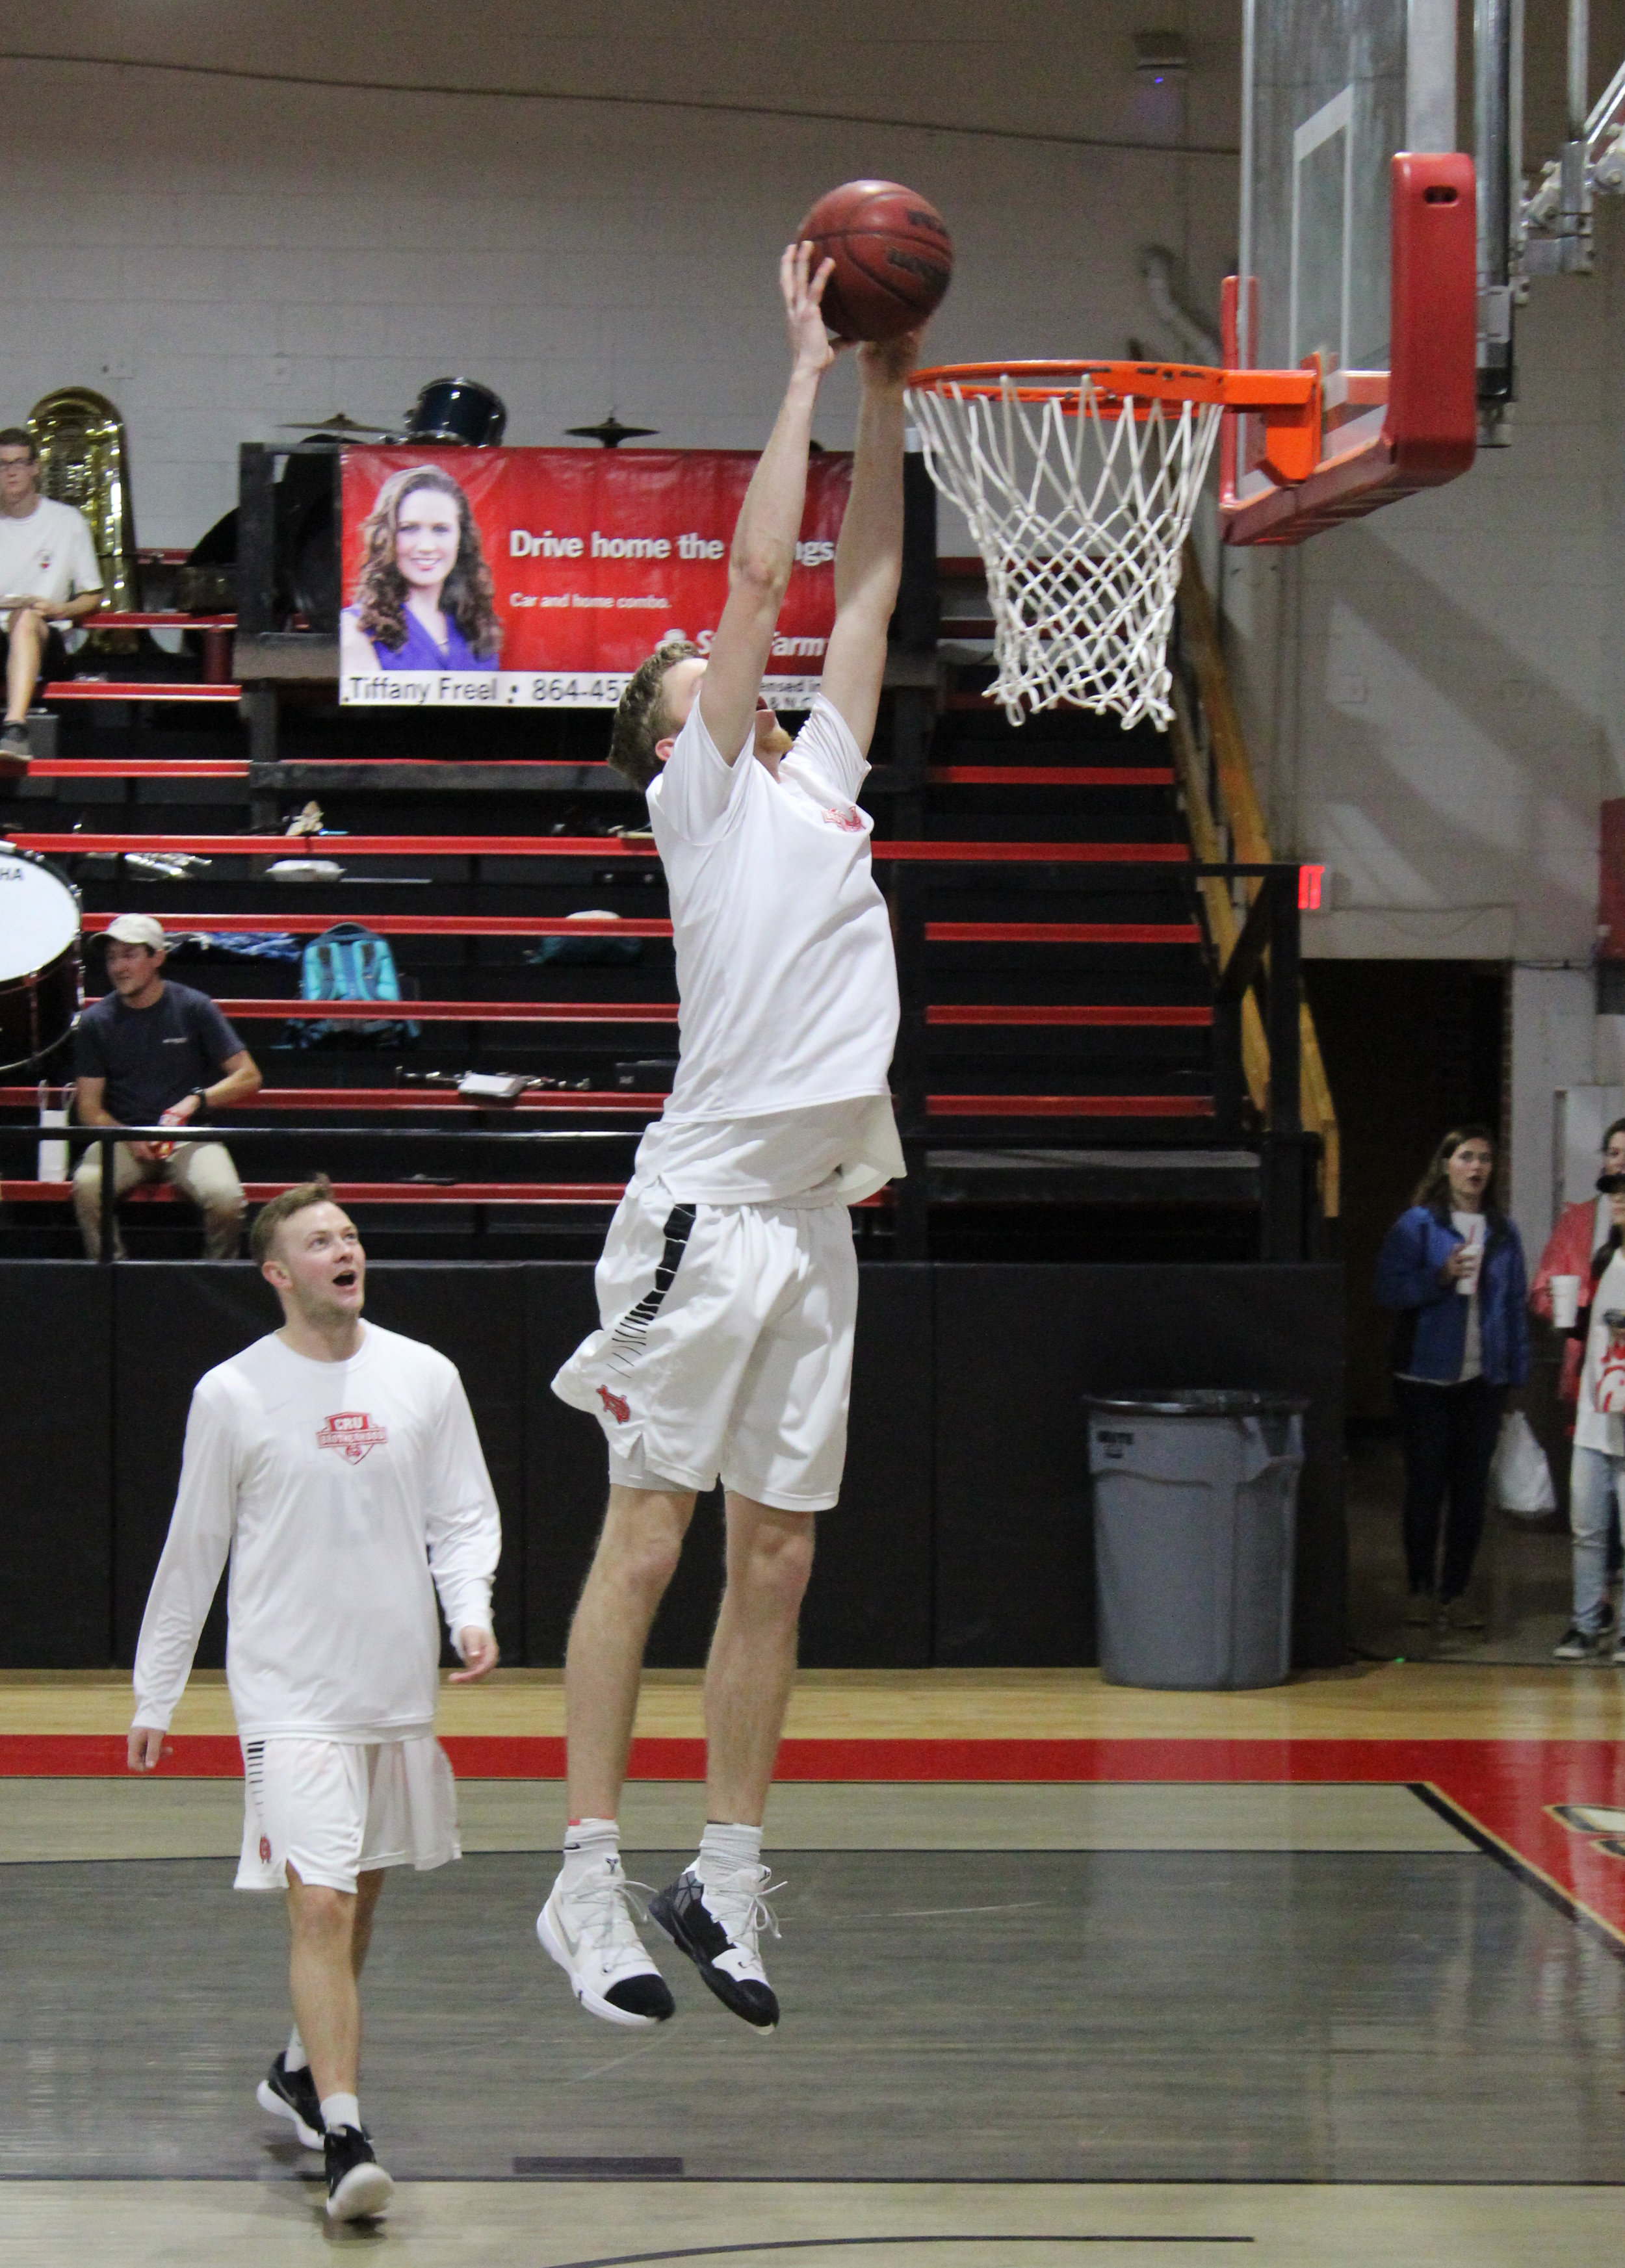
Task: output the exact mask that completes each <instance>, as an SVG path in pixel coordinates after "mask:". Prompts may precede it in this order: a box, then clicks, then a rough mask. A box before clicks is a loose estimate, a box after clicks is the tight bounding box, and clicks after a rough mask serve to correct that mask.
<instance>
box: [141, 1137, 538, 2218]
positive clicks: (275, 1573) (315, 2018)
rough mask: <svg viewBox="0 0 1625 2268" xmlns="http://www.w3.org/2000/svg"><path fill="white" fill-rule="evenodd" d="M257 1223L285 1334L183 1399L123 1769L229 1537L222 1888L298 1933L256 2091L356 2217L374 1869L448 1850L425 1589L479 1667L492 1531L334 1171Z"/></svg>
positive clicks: (377, 2202) (154, 1729) (182, 1655)
mask: <svg viewBox="0 0 1625 2268" xmlns="http://www.w3.org/2000/svg"><path fill="white" fill-rule="evenodd" d="M250 1241H251V1244H252V1248H253V1251H254V1256H255V1259H256V1260H257V1261H258V1262H259V1263H260V1264H261V1272H262V1274H263V1276H264V1277H265V1278H266V1280H267V1282H268V1283H270V1285H271V1287H272V1289H273V1290H274V1291H275V1292H277V1296H278V1298H279V1299H280V1300H281V1302H282V1314H283V1323H282V1329H280V1330H279V1331H274V1332H272V1333H271V1335H270V1337H268V1338H262V1339H259V1340H257V1341H256V1342H255V1344H254V1345H252V1346H249V1347H245V1348H244V1349H243V1351H242V1352H241V1353H240V1354H239V1355H234V1356H233V1359H231V1361H229V1362H224V1363H222V1364H221V1365H220V1366H219V1367H218V1369H217V1370H211V1371H210V1372H209V1373H208V1375H207V1376H206V1377H204V1378H203V1379H202V1380H200V1381H199V1383H198V1386H197V1389H196V1393H195V1394H194V1395H193V1396H192V1409H191V1415H190V1416H189V1418H188V1420H187V1428H186V1451H185V1455H184V1457H183V1459H182V1462H181V1488H180V1493H179V1495H178V1496H177V1497H176V1499H175V1509H174V1519H173V1520H172V1521H171V1522H170V1526H169V1535H168V1538H167V1540H166V1543H165V1545H164V1553H163V1557H162V1558H161V1559H160V1560H159V1563H158V1572H157V1573H156V1574H155V1575H154V1577H153V1579H152V1589H151V1595H150V1597H149V1598H148V1600H147V1609H146V1613H145V1615H144V1616H143V1618H142V1624H141V1638H140V1642H139V1644H138V1645H137V1648H136V1720H135V1723H134V1725H133V1726H132V1727H131V1728H130V1734H129V1764H130V1769H131V1771H152V1770H153V1768H154V1767H155V1766H156V1765H157V1764H158V1762H159V1756H160V1754H161V1752H162V1749H163V1745H164V1733H165V1731H166V1728H167V1727H168V1724H169V1720H170V1719H171V1717H172V1716H173V1715H174V1709H175V1705H176V1704H177V1703H178V1702H179V1700H180V1698H181V1692H182V1690H183V1689H184V1687H185V1684H186V1681H187V1675H188V1671H189V1670H190V1668H191V1666H192V1655H193V1653H194V1652H195V1650H196V1645H197V1639H198V1634H199V1632H200V1631H202V1629H203V1618H204V1616H206V1615H207V1614H208V1612H209V1602H210V1601H211V1599H212V1598H213V1596H214V1591H215V1585H216V1584H217V1583H218V1580H219V1578H220V1570H221V1568H222V1567H223V1566H224V1565H225V1563H226V1559H227V1557H228V1556H229V1557H230V1560H231V1570H232V1572H231V1586H230V1593H229V1602H228V1615H227V1619H228V1624H229V1635H228V1638H227V1640H226V1649H225V1682H226V1683H227V1685H228V1686H229V1687H230V1689H231V1695H232V1707H233V1712H235V1715H236V1719H237V1730H238V1733H239V1735H240V1739H241V1742H242V1751H243V1766H244V1773H245V1778H246V1780H247V1788H246V1804H245V1816H244V1823H243V1842H242V1859H241V1862H240V1865H239V1867H238V1869H237V1887H238V1889H244V1890H270V1889H284V1890H285V1891H286V1893H287V1903H288V1927H289V1932H290V1935H291V1938H292V1955H291V1959H290V1963H289V1981H290V1985H291V1988H292V2001H293V2017H294V2024H293V2032H292V2037H291V2038H290V2040H289V2042H288V2045H287V2047H286V2049H285V2050H284V2052H283V2053H282V2054H281V2055H279V2056H278V2057H277V2059H276V2061H275V2063H273V2064H272V2066H271V2067H270V2073H269V2074H268V2075H267V2077H266V2078H265V2079H264V2080H262V2081H261V2083H260V2090H259V2101H260V2104H261V2107H262V2109H263V2110H267V2111H270V2113H272V2115H273V2116H275V2117H278V2118H284V2119H286V2120H288V2121H289V2123H290V2124H292V2127H293V2129H294V2132H296V2133H297V2134H298V2136H299V2140H300V2141H301V2142H302V2143H303V2144H304V2145H305V2147H306V2148H307V2149H308V2150H321V2151H324V2152H325V2154H326V2159H327V2179H328V2208H327V2209H328V2213H329V2216H330V2217H331V2218H332V2219H333V2220H365V2219H367V2218H369V2217H371V2216H373V2215H374V2214H377V2213H381V2212H382V2211H383V2210H384V2208H385V2207H386V2205H388V2202H389V2197H390V2192H391V2190H392V2189H393V2187H394V2184H393V2183H392V2182H391V2180H390V2178H389V2176H388V2174H387V2173H386V2172H385V2171H384V2169H383V2168H382V2167H381V2166H380V2164H379V2163H378V2161H377V2158H376V2156H375V2154H374V2153H373V2145H372V2140H371V2138H370V2137H369V2135H368V2134H367V2132H366V2128H365V2127H364V2126H363V2125H362V2124H361V2108H360V2103H359V2102H358V2086H359V2075H358V2074H359V2063H360V2052H361V2011H360V2005H359V2001H358V1998H357V1981H358V1978H359V1977H360V1973H361V1964H362V1962H364V1961H365V1960H366V1951H367V1946H368V1943H369V1941H370V1940H371V1937H372V1933H373V1910H374V1908H375V1907H376V1905H377V1903H378V1894H379V1891H380V1889H382V1887H383V1880H384V1871H383V1870H384V1869H385V1868H386V1867H399V1866H405V1865H408V1864H410V1865H413V1866H416V1867H439V1866H443V1865H444V1864H445V1862H446V1861H447V1859H454V1858H456V1857H457V1856H458V1847H457V1815H456V1802H455V1797H454V1793H453V1789H452V1776H451V1767H450V1765H449V1764H447V1760H446V1756H445V1753H444V1751H443V1750H442V1749H441V1748H440V1746H439V1742H437V1741H436V1740H435V1738H434V1731H433V1720H434V1707H435V1701H436V1697H437V1684H438V1681H437V1675H436V1665H437V1662H438V1660H439V1637H438V1633H437V1631H436V1628H435V1612H434V1594H435V1591H436V1590H437V1589H438V1591H439V1596H440V1605H441V1608H442V1609H443V1610H444V1613H445V1616H446V1623H447V1628H448V1629H449V1630H450V1631H451V1632H452V1635H453V1637H454V1640H455V1642H456V1646H457V1651H458V1653H460V1654H461V1655H462V1659H463V1662H464V1664H465V1665H466V1666H465V1668H462V1670H460V1671H458V1672H456V1673H455V1674H454V1683H467V1682H470V1681H472V1680H475V1679H477V1678H482V1677H484V1676H485V1675H488V1674H489V1672H490V1671H491V1669H492V1668H495V1666H496V1661H497V1641H496V1639H495V1638H494V1637H493V1636H492V1634H491V1578H492V1576H493V1574H494V1572H495V1571H496V1565H497V1554H498V1550H499V1547H500V1535H499V1524H498V1516H497V1504H496V1499H495V1498H494V1497H493V1496H492V1494H491V1482H490V1479H489V1477H488V1476H487V1474H486V1471H485V1462H484V1458H483V1457H482V1455H481V1454H480V1445H479V1440H478V1437H477V1436H476V1432H475V1430H474V1420H473V1418H472V1416H471V1415H470V1414H469V1404H468V1401H467V1398H466V1396H465V1395H464V1394H463V1390H462V1381H461V1380H460V1379H459V1377H458V1375H457V1373H456V1371H455V1370H454V1367H453V1366H452V1365H451V1364H450V1363H449V1362H447V1359H446V1358H445V1356H444V1355H443V1354H438V1353H436V1351H434V1349H433V1348H432V1347H426V1346H422V1345H420V1344H418V1343H417V1340H415V1339H408V1338H403V1337H400V1336H399V1335H398V1334H397V1333H396V1332H394V1331H386V1330H380V1329H379V1327H378V1326H377V1325H376V1324H375V1323H364V1322H362V1320H361V1308H362V1304H363V1299H364V1292H365V1285H366V1255H365V1254H364V1252H363V1251H362V1249H361V1243H360V1240H359V1238H358V1236H357V1234H356V1231H355V1227H354V1225H353V1224H352V1223H351V1220H350V1219H348V1217H347V1216H346V1215H345V1213H344V1212H343V1211H342V1210H341V1208H340V1207H339V1206H338V1205H337V1204H335V1203H334V1200H333V1191H332V1188H331V1186H330V1185H329V1183H328V1182H326V1181H325V1180H317V1181H314V1182H306V1183H304V1184H302V1185H301V1186H300V1187H299V1188H297V1189H286V1190H284V1192H283V1194H282V1195H281V1196H280V1197H273V1198H272V1199H271V1201H270V1204H267V1205H265V1206H264V1207H263V1208H262V1211H261V1212H260V1215H259V1218H258V1219H256V1220H255V1224H254V1233H253V1235H252V1238H251V1240H250ZM431 1579H432V1580H431Z"/></svg>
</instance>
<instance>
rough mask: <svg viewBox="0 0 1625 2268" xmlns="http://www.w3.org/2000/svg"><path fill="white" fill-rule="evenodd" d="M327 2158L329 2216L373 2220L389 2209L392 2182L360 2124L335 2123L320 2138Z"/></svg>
mask: <svg viewBox="0 0 1625 2268" xmlns="http://www.w3.org/2000/svg"><path fill="white" fill-rule="evenodd" d="M321 2147H322V2148H323V2149H324V2150H325V2151H326V2153H327V2161H328V2219H329V2220H377V2219H378V2216H379V2215H380V2213H386V2212H388V2206H389V2200H390V2198H392V2197H393V2196H394V2195H395V2183H393V2182H392V2181H391V2180H390V2178H389V2176H388V2174H387V2173H386V2172H385V2171H384V2169H383V2168H382V2167H381V2166H380V2164H379V2162H378V2160H377V2158H376V2157H375V2156H374V2154H373V2138H372V2136H371V2135H370V2134H369V2133H368V2132H366V2128H365V2127H362V2126H335V2127H334V2128H333V2129H332V2131H331V2132H330V2133H329V2134H327V2135H326V2136H325V2137H324V2138H323V2140H322V2145H321Z"/></svg>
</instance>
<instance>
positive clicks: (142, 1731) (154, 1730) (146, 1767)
mask: <svg viewBox="0 0 1625 2268" xmlns="http://www.w3.org/2000/svg"><path fill="white" fill-rule="evenodd" d="M163 1753H164V1735H163V1734H162V1732H161V1731H160V1730H159V1727H157V1726H156V1725H132V1726H131V1727H130V1728H129V1751H128V1755H127V1759H126V1760H127V1762H128V1764H129V1769H130V1771H156V1770H157V1769H158V1760H159V1757H160V1756H162V1755H163Z"/></svg>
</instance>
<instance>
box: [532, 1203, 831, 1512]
mask: <svg viewBox="0 0 1625 2268" xmlns="http://www.w3.org/2000/svg"><path fill="white" fill-rule="evenodd" d="M595 1286H596V1290H597V1293H598V1314H599V1321H600V1326H601V1327H600V1329H597V1330H595V1331H594V1332H593V1334H592V1335H591V1337H588V1338H586V1339H584V1340H583V1341H582V1342H581V1344H580V1346H579V1347H578V1348H577V1349H576V1351H575V1352H574V1353H573V1354H572V1356H571V1358H570V1359H569V1361H568V1362H567V1363H565V1366H564V1368H563V1369H562V1370H561V1371H560V1372H559V1373H558V1376H557V1378H555V1379H554V1381H553V1391H554V1393H555V1394H557V1395H558V1396H559V1398H560V1400H561V1401H564V1402H568V1403H570V1404H571V1405H572V1408H574V1409H577V1410H590V1411H591V1412H592V1414H593V1416H594V1417H595V1418H597V1420H598V1422H599V1424H600V1425H602V1428H603V1432H604V1436H605V1439H606V1440H608V1442H609V1477H610V1479H611V1480H612V1481H617V1482H619V1483H620V1484H622V1485H623V1486H624V1487H628V1488H649V1489H657V1488H670V1489H677V1490H683V1491H686V1490H689V1489H694V1490H700V1489H708V1488H712V1487H713V1486H714V1485H715V1484H716V1482H717V1480H718V1478H719V1476H720V1479H721V1482H722V1484H723V1486H724V1487H725V1488H728V1489H733V1490H735V1491H737V1492H738V1493H739V1494H740V1495H742V1496H748V1497H753V1498H754V1499H756V1501H757V1503H758V1504H767V1505H772V1506H775V1507H776V1508H777V1509H778V1510H779V1511H783V1512H827V1511H828V1510H829V1509H830V1507H831V1506H832V1505H833V1504H834V1503H835V1502H836V1500H837V1499H838V1496H839V1494H840V1484H841V1469H842V1467H843V1466H844V1464H845V1463H846V1405H847V1402H848V1399H849V1397H850V1395H851V1389H852V1340H853V1326H854V1324H855V1322H856V1320H857V1313H858V1263H857V1257H856V1255H855V1254H854V1253H853V1247H852V1216H851V1214H850V1213H849V1212H848V1211H847V1210H846V1206H845V1205H842V1204H831V1205H815V1206H809V1207H805V1208H797V1207H796V1206H794V1205H774V1204H760V1205H757V1204H739V1205H710V1204H678V1203H676V1201H675V1200H674V1199H673V1198H672V1197H671V1195H670V1193H669V1192H668V1190H667V1189H666V1188H665V1187H664V1185H663V1184H662V1183H661V1182H653V1183H651V1184H649V1185H648V1186H647V1187H646V1188H645V1189H629V1190H628V1191H627V1193H626V1195H625V1197H624V1198H623V1199H622V1200H621V1203H620V1205H619V1207H618V1209H617V1212H616V1216H615V1219H614V1220H613V1221H612V1222H611V1223H610V1225H609V1236H608V1238H607V1239H606V1240H605V1243H604V1248H603V1257H602V1260H600V1262H599V1263H598V1270H597V1274H596V1277H595Z"/></svg>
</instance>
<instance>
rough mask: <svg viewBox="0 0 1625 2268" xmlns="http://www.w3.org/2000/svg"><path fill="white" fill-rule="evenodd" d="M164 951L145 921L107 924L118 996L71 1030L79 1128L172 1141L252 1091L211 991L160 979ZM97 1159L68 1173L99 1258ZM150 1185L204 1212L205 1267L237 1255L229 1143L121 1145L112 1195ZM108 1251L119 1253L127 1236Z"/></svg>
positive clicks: (131, 917)
mask: <svg viewBox="0 0 1625 2268" xmlns="http://www.w3.org/2000/svg"><path fill="white" fill-rule="evenodd" d="M168 949H169V948H168V943H167V940H166V938H165V936H164V932H163V930H162V929H161V928H160V927H159V924H158V923H157V922H155V921H154V920H153V918H152V917H151V914H121V915H120V916H119V917H118V919H117V920H116V921H115V922H114V923H113V924H111V925H110V926H109V928H108V931H107V975H108V977H109V978H110V979H111V981H112V984H113V990H112V991H111V992H109V993H108V995H107V998H106V999H105V1000H98V1001H97V1003H96V1005H95V1006H94V1007H92V1008H87V1009H86V1010H85V1013H84V1014H83V1015H82V1016H81V1017H80V1019H79V1022H78V1031H77V1033H76V1035H75V1039H76V1042H77V1046H78V1055H77V1060H76V1066H75V1068H76V1075H77V1078H78V1092H77V1095H76V1098H75V1104H74V1108H75V1114H76V1116H78V1119H79V1122H80V1123H81V1124H82V1125H85V1126H159V1125H162V1126H173V1127H174V1129H175V1130H176V1133H177V1134H179V1133H180V1132H181V1129H182V1128H184V1127H188V1126H193V1127H195V1126H200V1125H203V1124H204V1123H207V1121H208V1118H209V1116H210V1114H211V1111H213V1110H218V1109H225V1108H227V1107H228V1106H229V1105H230V1104H232V1103H233V1102H247V1100H248V1098H249V1096H250V1095H252V1094H258V1093H259V1089H260V1073H259V1068H258V1066H257V1065H256V1064H255V1060H254V1057H252V1056H251V1055H250V1054H249V1053H248V1050H247V1048H245V1047H244V1045H243V1043H242V1042H241V1041H240V1039H239V1038H238V1036H237V1035H236V1033H235V1032H234V1031H233V1029H232V1027H231V1026H230V1025H229V1024H228V1023H227V1022H226V1020H225V1017H224V1016H223V1015H222V1014H221V1013H220V1011H219V1010H218V1008H217V1007H216V1006H215V1005H214V1002H213V1001H212V1000H211V998H209V996H208V994H207V993H206V992H194V991H193V990H192V989H191V987H190V986H189V985H187V984H176V983H172V982H169V981H166V978H165V977H164V976H163V974H162V970H163V966H164V956H165V954H166V953H167V951H168ZM101 1159H102V1152H101V1150H100V1147H98V1148H95V1149H91V1150H86V1152H85V1154H84V1156H83V1157H82V1158H81V1159H80V1160H79V1165H78V1171H77V1172H76V1173H75V1175H74V1176H73V1204H74V1210H75V1211H76V1212H77V1213H78V1216H79V1228H80V1231H81V1233H82V1234H83V1235H84V1238H85V1251H86V1252H87V1253H88V1254H89V1255H90V1257H91V1258H92V1260H96V1259H99V1258H100V1255H101ZM152 1181H167V1182H170V1183H171V1184H172V1185H173V1186H174V1188H176V1189H180V1190H181V1192H182V1193H183V1194H184V1195H185V1196H187V1197H190V1199H191V1200H192V1203H193V1204H195V1205H196V1206H197V1207H199V1209H200V1210H201V1211H202V1213H203V1249H204V1251H205V1252H206V1253H207V1255H208V1256H209V1258H210V1259H211V1260H232V1259H234V1258H235V1257H236V1255H237V1247H238V1241H239V1239H240V1235H241V1233H242V1216H243V1202H244V1200H243V1190H242V1183H241V1182H240V1181H239V1180H238V1178H237V1168H236V1167H235V1166H233V1163H232V1159H231V1152H229V1151H228V1150H227V1149H226V1148H225V1145H224V1143H220V1142H196V1141H175V1142H121V1143H119V1144H117V1145H116V1146H115V1147H114V1152H113V1186H114V1197H115V1199H116V1198H117V1197H122V1196H124V1194H125V1193H126V1191H127V1190H129V1189H134V1188H135V1186H136V1184H137V1182H152ZM123 1249H124V1248H123V1244H122V1241H115V1243H114V1250H115V1251H116V1252H117V1253H118V1254H119V1256H120V1257H121V1258H122V1256H123Z"/></svg>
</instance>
